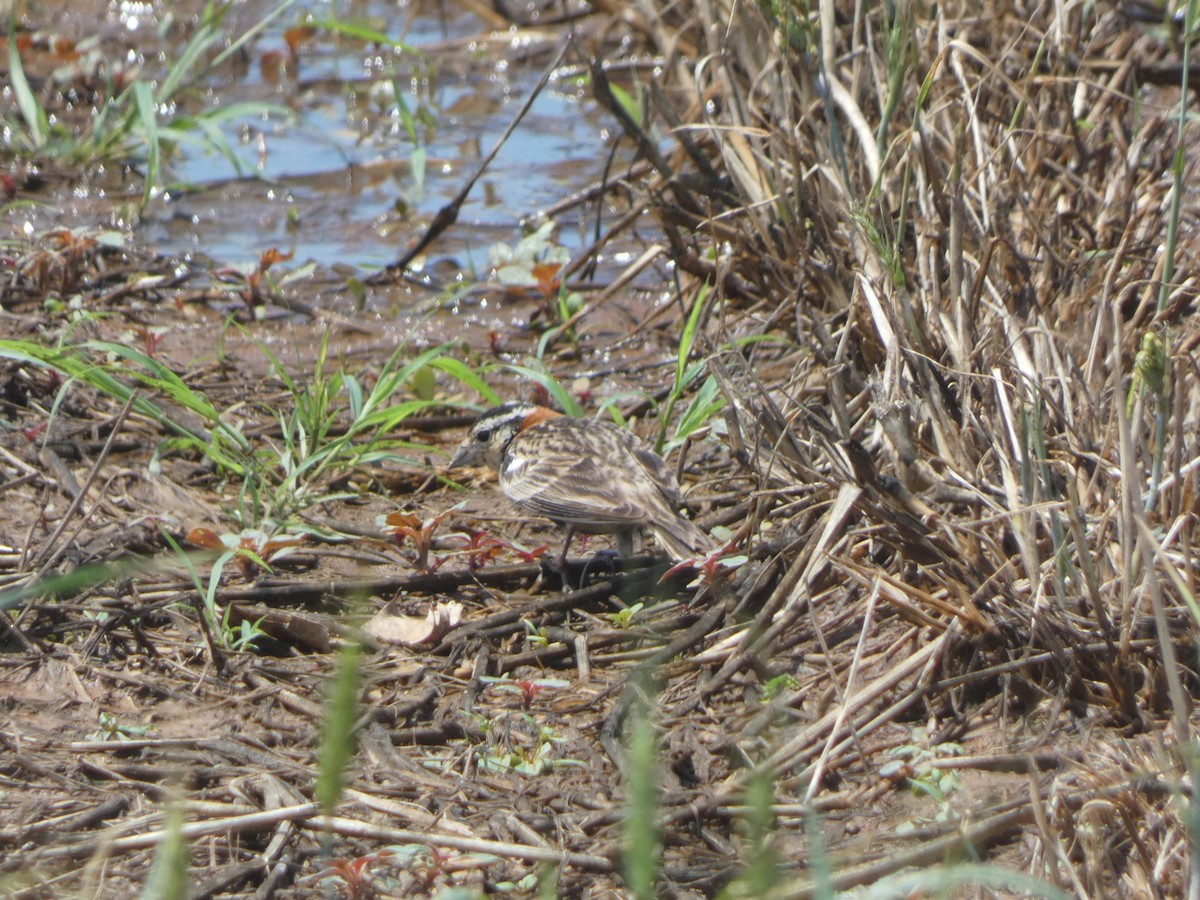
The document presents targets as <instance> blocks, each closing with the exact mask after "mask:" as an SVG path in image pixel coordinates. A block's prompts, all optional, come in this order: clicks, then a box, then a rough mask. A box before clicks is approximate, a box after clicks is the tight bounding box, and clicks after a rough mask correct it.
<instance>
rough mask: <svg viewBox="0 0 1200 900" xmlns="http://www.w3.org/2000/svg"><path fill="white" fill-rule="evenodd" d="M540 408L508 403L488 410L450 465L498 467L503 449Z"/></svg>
mask: <svg viewBox="0 0 1200 900" xmlns="http://www.w3.org/2000/svg"><path fill="white" fill-rule="evenodd" d="M537 411H538V407H537V406H535V405H533V404H532V403H506V404H505V405H503V406H497V407H495V408H494V409H489V410H488V411H487V412H485V413H484V414H483V415H481V416H480V417H479V418H478V419H476V420H475V424H474V425H472V426H471V431H470V433H469V434H468V435H467V437H466V440H464V441H463V442H462V444H460V445H459V447H458V450H457V451H456V452H455V454H454V458H453V459H452V460H450V468H452V469H454V468H458V467H459V466H478V465H483V464H485V463H486V464H487V465H489V466H491V467H492V468H493V469H497V470H498V469H499V468H500V463H501V461H502V460H503V459H504V451H505V450H507V449H508V445H509V444H510V443H512V439H513V438H514V437H516V436H517V434H518V433H519V432H520V431H521V428H522V426H523V425H524V423H525V420H526V419H528V418H529V417H530V416H531V415H533V414H534V413H536V412H537Z"/></svg>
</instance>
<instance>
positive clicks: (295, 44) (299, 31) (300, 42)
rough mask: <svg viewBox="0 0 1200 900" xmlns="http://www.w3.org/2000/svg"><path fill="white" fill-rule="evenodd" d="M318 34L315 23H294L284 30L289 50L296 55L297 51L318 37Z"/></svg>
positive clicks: (284, 37)
mask: <svg viewBox="0 0 1200 900" xmlns="http://www.w3.org/2000/svg"><path fill="white" fill-rule="evenodd" d="M316 34H317V28H316V26H315V25H294V26H292V27H291V28H288V29H286V30H285V31H284V32H283V39H284V41H285V42H286V43H287V45H288V50H290V51H291V52H292V55H293V56H295V55H296V51H297V50H299V49H300V48H301V47H302V46H304V45H305V44H307V43H308V42H309V41H311V40H312V39H313V38H314V37H316Z"/></svg>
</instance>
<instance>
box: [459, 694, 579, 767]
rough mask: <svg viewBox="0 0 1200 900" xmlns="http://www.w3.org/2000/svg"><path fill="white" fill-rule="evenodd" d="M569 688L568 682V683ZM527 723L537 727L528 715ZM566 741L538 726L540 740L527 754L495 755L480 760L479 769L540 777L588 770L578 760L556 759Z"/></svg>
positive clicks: (552, 731) (483, 756) (534, 742)
mask: <svg viewBox="0 0 1200 900" xmlns="http://www.w3.org/2000/svg"><path fill="white" fill-rule="evenodd" d="M564 684H565V682H564ZM525 721H526V722H527V723H529V724H531V725H535V726H536V725H537V723H536V722H534V720H533V718H532V717H531V716H529V714H528V713H526V714H525ZM565 741H566V738H562V737H559V736H558V735H557V734H555V733H554V730H553V729H552V728H550V727H549V726H545V725H542V726H537V737H536V738H535V739H534V741H533V746H532V747H530V748H528V749H523V750H510V751H508V752H507V753H493V754H486V755H480V756H479V767H480V768H481V769H484V770H486V771H489V772H511V773H512V774H514V775H529V776H534V777H536V776H538V775H542V774H544V773H546V772H549V771H551V770H553V769H559V768H562V767H563V766H574V767H577V768H586V765H587V764H586V763H584V762H583V761H582V760H578V759H562V758H557V757H555V756H554V755H553V752H554V749H555V747H556V746H557V745H558V744H561V743H564V742H565Z"/></svg>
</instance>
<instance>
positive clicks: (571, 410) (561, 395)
mask: <svg viewBox="0 0 1200 900" xmlns="http://www.w3.org/2000/svg"><path fill="white" fill-rule="evenodd" d="M503 368H505V369H506V370H508V371H509V372H513V373H514V374H516V375H521V376H523V377H525V378H528V379H529V380H530V381H533V382H536V383H537V384H540V385H541V386H542V387H544V388H545V389H546V393H548V394H549V395H550V396H551V397H552V398H554V402H555V403H557V404H558V408H559V409H561V410H562V411H563V412H564V413H566V414H567V415H568V416H582V415H583V407H581V406H580V405H579V401H578V400H576V399H575V398H574V397H573V396H571V393H570V391H568V390H567V389H566V388H564V387H563V386H562V385H561V384H559V383H558V379H556V378H555V377H554V376H553V375H551V374H550V373H549V372H547V371H546V370H544V369H531V368H529V367H528V366H513V365H506V366H504V367H503Z"/></svg>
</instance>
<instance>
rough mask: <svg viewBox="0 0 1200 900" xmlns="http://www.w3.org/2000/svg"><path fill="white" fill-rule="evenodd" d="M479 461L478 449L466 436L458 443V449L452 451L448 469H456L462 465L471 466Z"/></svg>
mask: <svg viewBox="0 0 1200 900" xmlns="http://www.w3.org/2000/svg"><path fill="white" fill-rule="evenodd" d="M478 462H479V450H478V448H476V447H475V445H474V444H473V443H472V442H471V440H470V439H469V438H468V439H467V440H465V441H463V442H462V443H461V444H459V445H458V449H457V450H455V451H454V457H453V459H451V460H450V464H449V465H448V466H447V467H446V468H448V469H458V468H461V467H462V466H473V465H476V464H477V463H478Z"/></svg>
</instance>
